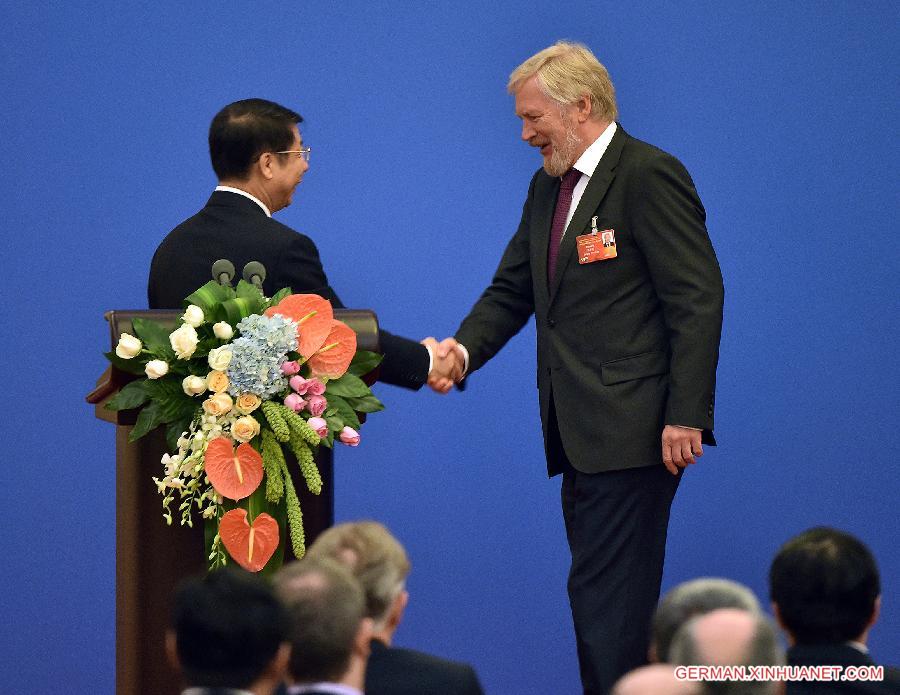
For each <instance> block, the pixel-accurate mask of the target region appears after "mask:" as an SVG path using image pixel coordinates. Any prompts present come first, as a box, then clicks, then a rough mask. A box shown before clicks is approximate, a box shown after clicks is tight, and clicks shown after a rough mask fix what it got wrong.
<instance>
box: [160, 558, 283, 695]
mask: <svg viewBox="0 0 900 695" xmlns="http://www.w3.org/2000/svg"><path fill="white" fill-rule="evenodd" d="M287 634H288V622H287V615H286V613H285V611H284V608H283V606H282V605H281V603H280V602H279V601H278V599H277V598H276V597H275V594H274V593H273V591H272V587H271V586H269V584H268V583H267V582H265V581H263V580H262V579H260V578H259V577H257V576H256V575H253V574H250V573H248V572H245V571H244V570H241V569H234V568H231V567H226V568H223V569H220V570H216V571H214V572H210V573H209V574H208V575H206V576H205V577H203V578H196V579H188V580H186V581H185V582H183V583H182V584H181V585H180V586H179V588H178V590H177V592H176V594H175V598H174V601H173V609H172V628H171V629H170V630H169V632H168V633H167V634H166V651H167V653H168V656H169V659H170V660H171V661H172V663H173V664H174V665H175V667H176V668H177V669H178V670H179V671H180V672H181V674H182V677H183V678H184V681H185V682H186V684H187V685H188V690H186V691H185V693H184V695H238V694H243V695H270V694H271V693H273V692H275V690H276V688H277V687H278V685H279V684H280V683H281V681H282V679H283V678H284V674H285V670H286V668H287V664H288V657H289V655H290V645H289V644H288V642H287Z"/></svg>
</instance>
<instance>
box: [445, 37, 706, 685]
mask: <svg viewBox="0 0 900 695" xmlns="http://www.w3.org/2000/svg"><path fill="white" fill-rule="evenodd" d="M508 88H509V91H510V92H511V93H512V94H514V95H515V102H516V114H517V115H518V116H519V118H521V120H522V134H521V137H522V139H523V140H524V141H526V142H527V143H528V144H529V145H531V146H532V147H536V148H539V149H540V153H541V156H542V158H543V167H542V168H541V169H539V170H538V171H537V172H536V173H535V175H534V176H533V177H532V179H531V185H530V186H529V189H528V196H527V198H526V200H525V205H524V208H523V211H522V219H521V222H520V223H519V227H518V230H517V231H516V233H515V235H514V236H513V238H512V240H511V241H510V242H509V244H508V245H507V248H506V251H505V252H504V254H503V258H502V259H501V261H500V265H499V267H498V269H497V272H496V274H495V275H494V279H493V281H492V282H491V284H490V285H489V286H488V288H487V289H486V290H485V291H484V293H483V294H482V296H481V298H480V299H479V300H478V302H477V303H476V304H475V306H474V307H473V309H472V311H471V312H470V313H469V315H468V316H467V317H466V319H465V320H464V321H463V322H462V324H461V325H460V327H459V329H458V330H457V331H456V334H455V336H454V337H453V338H448V339H446V340H445V341H443V343H441V344H440V346H439V348H438V349H439V354H445V353H455V354H456V357H457V360H458V361H459V362H460V363H461V364H463V365H464V369H465V373H471V372H474V371H476V370H477V369H479V368H480V367H482V366H483V365H484V364H485V362H487V361H488V360H489V359H491V358H492V357H493V356H494V355H495V354H496V353H497V352H498V351H499V350H500V349H501V348H502V347H503V345H505V344H506V342H507V341H508V340H509V339H510V338H511V337H512V336H513V335H515V334H516V333H517V332H518V331H519V330H520V329H521V328H522V327H523V326H524V325H525V323H526V322H527V321H528V319H529V318H530V317H531V315H532V314H534V316H535V323H536V329H537V382H538V395H539V400H540V412H541V421H542V423H543V429H544V444H545V451H546V455H547V469H548V473H549V474H550V476H555V475H558V474H562V478H563V479H562V508H563V516H564V518H565V524H566V533H567V536H568V541H569V547H570V550H571V553H572V565H571V570H570V573H569V599H570V603H571V606H572V615H573V619H574V624H575V635H576V640H577V645H578V657H579V664H580V668H581V677H582V682H583V684H584V690H585V692H586V693H605V692H606V691H607V690H608V689H609V688H610V687H611V686H612V684H613V683H614V682H615V681H616V679H617V678H618V677H619V676H621V675H622V674H623V673H625V672H627V671H629V670H631V669H633V668H635V667H637V666H639V665H641V664H642V663H643V662H644V661H645V660H646V656H647V644H648V631H649V625H650V618H651V616H652V613H653V608H654V606H655V604H656V600H657V598H658V597H659V588H660V581H661V578H662V569H663V558H664V555H665V545H666V531H667V528H668V521H669V510H670V507H671V503H672V499H673V497H674V495H675V490H676V489H677V487H678V483H679V481H680V479H681V473H682V470H683V469H684V468H685V467H686V466H688V465H689V464H691V463H694V461H695V457H698V456H700V455H701V454H702V453H703V446H702V445H703V444H714V443H715V440H714V439H713V434H712V428H713V400H714V392H715V381H716V364H717V362H718V354H719V337H720V334H721V327H722V303H723V296H724V291H723V287H722V276H721V273H720V271H719V264H718V262H717V260H716V256H715V253H714V252H713V247H712V244H711V243H710V240H709V236H708V234H707V231H706V225H705V217H706V215H705V212H704V210H703V205H702V204H701V203H700V199H699V197H698V195H697V191H696V190H695V188H694V184H693V182H692V180H691V177H690V176H689V175H688V173H687V171H686V170H685V168H684V167H683V166H682V165H681V163H680V162H679V161H678V160H677V159H675V158H674V157H672V156H671V155H668V154H666V153H665V152H662V151H661V150H659V149H657V148H655V147H653V146H651V145H648V144H646V143H644V142H641V141H640V140H637V139H635V138H633V137H631V136H630V135H628V134H627V133H625V131H624V130H623V129H622V128H621V126H619V125H618V124H617V123H616V118H617V117H618V112H617V108H616V99H615V91H614V89H613V85H612V82H611V80H610V77H609V74H608V73H607V71H606V68H604V67H603V65H601V64H600V62H599V61H598V60H597V59H596V58H595V57H594V55H593V54H592V53H591V52H590V50H588V49H587V48H586V47H585V46H582V45H580V44H574V43H568V42H560V43H557V44H556V45H554V46H551V47H549V48H547V49H546V50H543V51H541V52H540V53H538V54H537V55H535V56H533V57H532V58H529V59H528V60H526V61H525V62H524V63H523V64H522V65H520V66H519V67H518V68H516V69H515V70H514V71H513V73H512V75H511V76H510V79H509V85H508ZM604 236H605V237H606V239H607V244H606V245H604V244H603V243H602V241H601V240H602V239H603V238H604ZM443 386H445V387H449V384H446V383H445V384H443Z"/></svg>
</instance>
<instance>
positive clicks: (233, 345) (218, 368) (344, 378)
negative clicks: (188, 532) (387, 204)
mask: <svg viewBox="0 0 900 695" xmlns="http://www.w3.org/2000/svg"><path fill="white" fill-rule="evenodd" d="M185 304H186V306H187V308H186V309H185V312H184V314H183V315H182V316H181V318H180V320H179V324H180V325H179V326H178V327H177V328H176V329H175V330H174V331H170V330H169V329H168V328H166V327H165V326H163V325H161V324H160V323H158V322H155V321H150V320H144V319H135V320H134V321H133V322H132V325H133V330H134V335H131V334H129V333H123V334H122V336H121V338H120V339H119V342H118V345H117V346H116V348H115V350H114V351H113V352H109V353H107V354H106V357H107V359H109V360H110V362H111V363H112V364H113V365H114V366H115V367H117V368H118V369H120V370H123V371H125V372H127V373H130V374H134V375H137V376H139V377H141V378H138V379H137V380H135V381H132V382H130V383H128V384H126V385H125V386H124V387H123V388H122V389H121V390H120V391H119V393H118V394H116V396H115V397H114V398H112V399H111V400H110V401H109V402H108V403H107V405H106V407H107V408H108V409H110V410H124V409H139V410H140V412H139V414H138V417H137V421H136V423H135V426H134V428H133V430H132V432H131V434H130V435H129V439H130V441H135V440H137V439H139V438H141V437H143V436H144V435H145V434H147V433H148V432H150V431H151V430H153V429H155V428H157V427H159V426H165V427H166V440H167V443H168V445H169V447H170V450H173V451H174V453H166V454H165V455H164V456H163V457H162V461H161V463H162V465H163V471H162V474H161V475H160V476H159V477H154V478H153V482H154V483H155V484H156V487H157V489H158V491H159V493H160V494H161V495H162V496H163V501H162V506H163V517H164V518H165V520H166V522H167V523H168V524H172V523H173V510H172V506H173V505H174V504H175V503H176V496H177V502H178V513H179V514H180V518H179V523H180V524H182V525H187V526H193V518H194V514H199V515H200V517H201V518H202V519H204V520H205V524H206V540H207V549H208V552H209V555H208V561H209V567H210V569H212V568H214V567H217V566H220V565H224V564H227V563H228V562H229V559H230V560H233V561H234V562H236V563H238V564H239V565H240V566H242V567H244V568H245V569H247V570H249V571H252V572H259V571H261V570H263V568H266V571H271V570H273V569H276V568H277V567H278V566H280V565H281V563H282V561H283V557H284V546H285V543H286V542H287V537H288V535H289V537H290V543H291V546H292V548H293V551H294V554H295V555H296V556H297V557H302V556H303V554H304V553H305V538H304V532H303V517H302V512H301V509H300V501H299V498H298V496H297V492H296V489H295V488H294V485H293V482H292V479H291V475H290V470H289V467H288V459H287V457H286V456H285V453H286V452H290V453H291V454H293V456H294V457H295V458H296V460H297V463H298V465H299V468H300V471H301V472H302V474H303V478H304V480H305V482H306V486H307V487H308V488H309V490H310V492H312V493H313V494H319V493H320V492H321V490H322V478H321V476H320V475H319V470H318V468H317V466H316V464H315V460H314V458H315V452H316V450H317V449H318V447H319V446H327V447H331V446H332V445H333V443H334V441H339V442H341V443H343V444H346V445H348V446H357V445H358V444H359V441H360V437H359V428H360V421H359V415H358V413H372V412H375V411H378V410H381V409H382V408H383V406H382V404H381V402H380V401H379V400H378V399H377V398H376V397H375V396H374V395H373V394H372V392H371V390H370V389H369V387H368V386H367V385H366V384H365V382H364V381H363V380H362V379H361V377H362V376H363V375H365V374H367V373H369V372H370V371H372V370H373V369H374V368H375V367H376V366H377V365H378V363H379V362H380V361H381V356H380V355H377V354H374V353H371V352H366V351H362V350H360V351H358V350H357V349H356V334H355V333H354V332H353V330H352V329H351V328H350V327H348V326H347V325H346V324H344V323H342V322H341V321H337V320H335V319H334V315H333V311H332V307H331V303H330V302H328V301H327V300H326V299H323V298H322V297H319V296H318V295H312V294H291V292H290V290H288V289H284V290H281V291H280V292H278V293H277V294H276V295H275V296H274V297H272V298H271V299H267V298H266V297H264V296H263V295H262V293H261V292H260V291H259V290H258V289H257V288H255V287H254V286H252V285H250V284H248V283H246V282H243V281H241V282H240V283H239V284H238V286H237V288H234V289H233V288H231V287H226V286H222V285H220V284H218V283H216V282H209V283H207V284H206V285H204V286H203V287H201V288H200V289H198V290H197V291H196V292H194V293H193V294H191V295H190V296H189V297H188V298H187V299H186V300H185ZM288 532H289V533H288Z"/></svg>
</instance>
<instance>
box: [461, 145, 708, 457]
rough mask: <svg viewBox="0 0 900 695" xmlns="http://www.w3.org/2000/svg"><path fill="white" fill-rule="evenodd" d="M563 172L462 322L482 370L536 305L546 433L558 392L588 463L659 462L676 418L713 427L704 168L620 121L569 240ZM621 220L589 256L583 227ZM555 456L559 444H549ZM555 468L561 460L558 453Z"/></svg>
mask: <svg viewBox="0 0 900 695" xmlns="http://www.w3.org/2000/svg"><path fill="white" fill-rule="evenodd" d="M559 184H560V180H559V178H557V177H551V176H549V175H548V174H546V172H544V170H543V169H540V170H538V171H537V173H535V175H534V177H533V178H532V180H531V186H530V187H529V189H528V197H527V198H526V200H525V205H524V208H523V210H522V219H521V222H520V223H519V228H518V230H517V231H516V233H515V235H514V236H513V238H512V240H511V241H510V242H509V245H508V246H507V248H506V251H505V252H504V254H503V258H502V259H501V261H500V265H499V267H498V268H497V272H496V273H495V275H494V278H493V281H492V282H491V284H490V286H489V287H488V288H487V289H486V290H485V292H484V293H483V294H482V296H481V298H480V299H479V300H478V302H477V303H476V304H475V306H474V307H473V309H472V311H471V312H470V313H469V315H468V316H467V317H466V319H465V320H464V321H463V322H462V324H461V325H460V327H459V329H458V330H457V332H456V338H457V340H459V342H460V343H462V344H463V345H465V346H466V348H467V349H468V351H469V356H470V365H469V372H470V373H471V372H474V371H476V370H477V369H478V368H479V367H481V366H482V365H483V364H484V363H485V362H487V361H488V360H489V359H490V358H491V357H493V356H494V354H496V353H497V351H498V350H500V348H501V347H503V345H505V344H506V342H507V341H508V340H509V339H510V338H511V337H512V336H513V335H515V334H516V333H517V332H518V331H519V330H520V329H521V328H522V326H523V325H524V324H525V322H526V321H527V320H528V318H529V317H530V316H531V315H532V314H534V316H535V321H536V328H537V385H538V391H539V398H540V409H541V420H542V422H543V425H544V441H545V444H546V443H547V427H548V421H549V414H550V403H551V394H552V401H553V404H554V407H555V412H556V417H557V421H558V426H559V433H560V436H561V438H562V444H563V448H564V449H565V453H566V455H567V456H568V459H569V460H570V461H571V463H572V465H573V466H574V467H575V468H576V469H578V470H580V471H583V472H585V473H597V472H601V471H608V470H618V469H625V468H635V467H640V466H649V465H654V464H659V463H660V462H661V460H662V452H661V444H660V435H661V433H662V429H663V426H664V425H665V424H672V425H685V426H689V427H696V428H699V429H702V430H703V439H704V442H705V443H709V444H714V443H715V440H714V438H713V434H712V428H713V402H714V398H715V381H716V365H717V362H718V355H719V337H720V334H721V327H722V304H723V298H724V291H723V287H722V276H721V273H720V271H719V264H718V261H717V260H716V256H715V253H714V252H713V248H712V244H711V243H710V240H709V236H708V234H707V231H706V225H705V219H706V213H705V211H704V209H703V205H702V204H701V203H700V199H699V197H698V196H697V192H696V190H695V188H694V184H693V182H692V180H691V177H690V176H689V175H688V173H687V171H686V170H685V168H684V167H683V166H682V165H681V163H680V162H679V161H678V160H676V159H675V158H674V157H672V156H671V155H668V154H666V153H665V152H662V151H661V150H659V149H657V148H655V147H653V146H651V145H648V144H646V143H644V142H641V141H640V140H636V139H635V138H632V137H631V136H629V135H628V134H626V133H625V131H624V130H623V129H622V128H621V127H618V128H617V130H616V133H615V134H614V136H613V138H612V141H611V142H610V145H609V147H608V148H607V150H606V152H605V154H604V155H603V157H602V159H601V160H600V163H599V164H598V165H597V168H596V170H595V171H594V174H593V176H591V178H590V181H589V183H588V185H587V188H586V189H585V191H584V194H583V196H582V198H581V201H580V203H579V205H578V208H577V209H576V210H575V213H574V215H573V217H572V221H571V222H570V224H569V227H568V229H567V231H566V234H565V236H564V237H563V240H562V243H561V244H560V248H559V259H558V263H557V268H556V275H555V278H554V283H553V285H552V286H548V280H547V245H548V242H549V237H550V227H551V223H552V219H553V212H554V207H555V204H556V196H557V192H558V190H559ZM594 216H596V217H597V218H598V219H597V227H598V229H599V230H605V229H613V230H614V231H615V239H616V245H617V253H618V255H617V257H616V258H612V259H608V260H601V261H597V262H593V263H588V264H580V263H579V262H578V258H577V253H576V237H578V236H579V235H582V234H585V233H588V232H590V230H591V218H592V217H594ZM547 453H548V464H551V463H552V459H553V454H554V452H552V451H550V450H549V449H548V452H547ZM550 472H551V474H553V473H555V472H558V471H557V470H553V466H552V465H550Z"/></svg>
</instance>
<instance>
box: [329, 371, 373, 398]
mask: <svg viewBox="0 0 900 695" xmlns="http://www.w3.org/2000/svg"><path fill="white" fill-rule="evenodd" d="M370 393H371V391H369V387H368V386H366V383H365V382H364V381H363V380H362V379H360V378H359V377H358V376H356V375H354V374H350V373H349V372H347V373H346V374H344V376H342V377H341V378H340V379H333V380H330V381H329V382H328V385H327V387H326V389H325V396H326V397H328V396H343V397H344V398H346V397H347V396H353V397H356V398H362V397H364V396H368V395H369V394H370Z"/></svg>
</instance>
